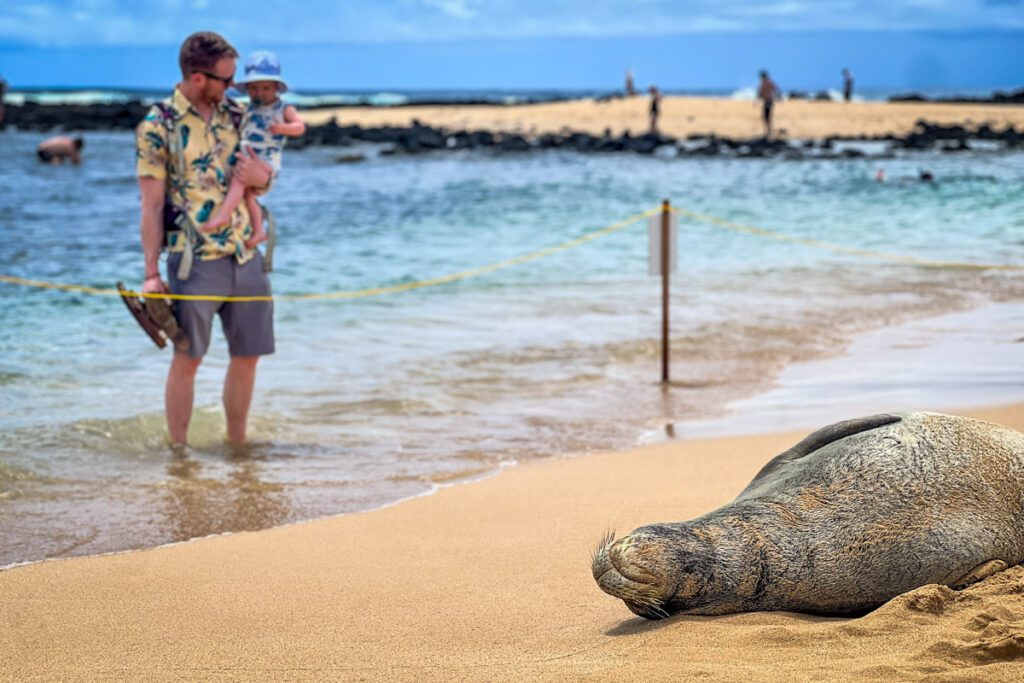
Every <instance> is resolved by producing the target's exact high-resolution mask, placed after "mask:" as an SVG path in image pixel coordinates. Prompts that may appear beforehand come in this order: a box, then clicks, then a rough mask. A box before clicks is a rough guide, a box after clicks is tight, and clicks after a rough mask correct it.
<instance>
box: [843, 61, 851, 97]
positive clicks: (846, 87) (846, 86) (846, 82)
mask: <svg viewBox="0 0 1024 683" xmlns="http://www.w3.org/2000/svg"><path fill="white" fill-rule="evenodd" d="M852 98H853V74H852V73H850V70H849V69H843V100H844V101H846V102H849V101H850V100H851V99H852Z"/></svg>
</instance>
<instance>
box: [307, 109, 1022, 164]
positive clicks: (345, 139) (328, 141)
mask: <svg viewBox="0 0 1024 683" xmlns="http://www.w3.org/2000/svg"><path fill="white" fill-rule="evenodd" d="M1022 143H1024V130H1021V131H1018V130H1016V129H1015V128H1013V127H1012V126H1007V127H1006V128H1004V129H999V130H997V129H994V128H992V127H991V126H989V125H987V124H982V125H980V126H977V127H974V128H968V127H965V126H959V125H953V126H943V125H939V124H933V123H929V122H927V121H924V120H919V121H918V122H917V125H916V126H915V128H914V130H913V131H912V132H911V133H909V134H908V135H906V136H902V137H901V136H897V135H885V136H874V137H869V136H859V137H828V138H823V139H819V140H791V139H785V138H771V139H767V138H763V137H761V138H750V139H732V138H726V137H720V136H716V135H691V136H688V137H686V138H674V137H672V136H669V135H661V134H657V133H647V134H644V135H636V136H634V135H630V133H629V132H626V133H622V134H621V135H613V134H612V132H611V131H610V130H606V131H605V132H604V134H603V135H600V136H598V135H591V134H589V133H583V132H578V131H571V130H563V131H561V132H558V133H543V134H539V135H524V134H522V133H518V132H500V131H498V132H496V131H486V130H480V131H468V130H449V129H446V128H434V127H432V126H428V125H424V124H423V123H421V122H419V121H413V124H412V125H411V126H409V127H401V126H383V127H376V128H370V127H367V128H363V127H361V126H358V125H339V124H338V123H337V121H336V120H335V119H331V120H330V121H328V122H327V123H326V124H324V125H321V126H310V127H309V128H308V129H307V131H306V134H305V135H304V136H303V137H301V138H296V139H293V140H289V143H288V144H289V146H291V147H296V148H302V147H308V146H311V145H329V146H339V147H346V146H353V145H361V144H362V145H366V144H370V145H373V146H376V147H378V148H379V151H380V153H381V154H382V155H403V154H422V153H425V152H445V151H457V150H484V151H492V152H529V151H539V150H551V149H562V150H570V151H574V152H581V153H611V152H629V153H634V154H650V155H657V156H662V157H669V158H672V157H714V156H726V157H742V158H769V157H778V158H783V159H794V160H797V159H805V158H813V159H827V158H856V157H888V156H893V155H895V154H897V153H901V152H903V151H915V150H937V151H943V152H959V151H969V150H972V149H977V150H984V151H998V150H1000V149H1008V148H1016V147H1020V146H1021V145H1022ZM345 160H346V161H352V160H353V159H352V155H345Z"/></svg>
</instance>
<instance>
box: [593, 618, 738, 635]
mask: <svg viewBox="0 0 1024 683" xmlns="http://www.w3.org/2000/svg"><path fill="white" fill-rule="evenodd" d="M718 618H719V617H701V619H718ZM695 620H697V617H687V616H684V615H678V616H674V617H669V618H668V619H658V620H657V621H651V620H650V619H644V618H643V617H633V618H632V619H627V620H626V621H624V622H622V623H621V624H619V625H618V626H613V627H612V628H610V629H608V630H607V631H605V632H604V634H605V635H606V636H632V635H635V634H637V633H650V632H651V631H657V630H658V629H662V628H665V627H667V626H672V625H674V624H678V623H680V622H684V621H695Z"/></svg>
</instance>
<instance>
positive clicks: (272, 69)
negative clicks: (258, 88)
mask: <svg viewBox="0 0 1024 683" xmlns="http://www.w3.org/2000/svg"><path fill="white" fill-rule="evenodd" d="M257 81H276V82H277V83H279V84H280V85H279V86H278V87H279V90H280V91H281V92H284V91H286V90H288V84H287V83H285V82H284V79H283V78H281V62H279V61H277V55H275V54H274V53H273V52H268V51H267V50H260V51H258V52H253V53H252V54H251V55H249V58H248V59H247V60H245V77H244V78H242V79H240V80H236V81H235V83H237V84H238V85H246V84H247V83H255V82H257Z"/></svg>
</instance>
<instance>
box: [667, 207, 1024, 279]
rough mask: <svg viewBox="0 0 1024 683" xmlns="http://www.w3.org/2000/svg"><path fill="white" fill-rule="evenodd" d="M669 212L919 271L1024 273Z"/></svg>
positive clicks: (1013, 267)
mask: <svg viewBox="0 0 1024 683" xmlns="http://www.w3.org/2000/svg"><path fill="white" fill-rule="evenodd" d="M671 211H674V212H675V213H677V214H679V215H680V216H685V217H687V218H691V219H693V220H695V221H700V222H701V223H708V224H711V225H715V226H718V227H720V228H725V229H727V230H733V231H735V232H743V233H747V234H748V235H757V236H758V237H764V238H767V239H772V240H778V241H780V242H790V243H793V244H801V245H803V246H805V247H815V248H817V249H825V250H827V251H833V252H836V253H840V254H850V255H852V256H862V257H864V258H874V259H881V260H884V261H893V262H896V263H907V264H910V265H915V266H920V267H922V268H950V269H961V270H1010V271H1024V265H1017V264H1010V263H966V262H962V261H935V260H931V259H922V258H917V257H916V256H905V255H901V254H889V253H886V252H884V251H875V250H873V249H860V248H858V247H846V246H843V245H841V244H832V243H831V242H822V241H820V240H815V239H810V238H807V237H795V236H793V235H787V234H785V233H780V232H775V231H773V230H766V229H764V228H757V227H754V226H752V225H744V224H742V223H734V222H733V221H727V220H725V219H723V218H717V217H715V216H707V215H705V214H700V213H697V212H695V211H688V210H686V209H679V208H676V207H672V208H671Z"/></svg>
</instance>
